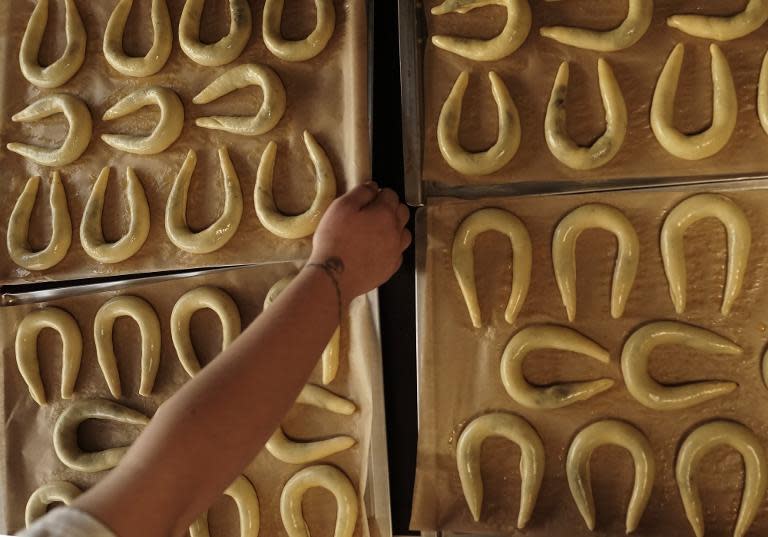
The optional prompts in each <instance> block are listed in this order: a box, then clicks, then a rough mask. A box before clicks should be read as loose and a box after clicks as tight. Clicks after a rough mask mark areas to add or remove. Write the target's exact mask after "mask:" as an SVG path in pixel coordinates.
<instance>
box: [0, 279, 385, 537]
mask: <svg viewBox="0 0 768 537" xmlns="http://www.w3.org/2000/svg"><path fill="white" fill-rule="evenodd" d="M296 270H297V268H296V266H295V265H293V264H273V265H265V266H260V267H253V268H241V269H233V270H228V271H224V272H219V273H215V274H210V275H205V276H196V277H192V278H188V279H179V280H175V281H171V282H165V283H155V284H150V285H142V284H141V283H137V284H136V285H135V286H132V287H130V288H129V289H126V290H124V291H121V292H119V293H115V292H104V293H95V294H90V295H83V296H78V297H73V298H68V299H62V300H56V301H52V302H49V303H48V304H47V305H51V306H57V307H61V308H63V309H65V310H67V311H68V312H70V313H71V314H72V315H74V316H75V318H76V319H77V322H78V324H79V325H80V328H81V331H82V334H83V341H84V351H83V360H82V365H81V369H80V375H79V377H78V381H77V385H76V392H75V399H84V398H94V397H101V398H107V399H111V395H110V393H109V390H108V388H107V385H106V381H105V380H104V377H103V376H102V373H101V370H100V368H99V366H98V362H97V360H96V351H95V347H94V341H93V319H94V316H95V315H96V311H97V310H98V308H99V307H100V306H101V305H102V304H103V303H104V302H106V301H107V300H108V299H109V298H111V297H112V296H115V295H117V294H126V295H127V294H131V295H136V296H140V297H142V298H144V299H146V300H147V301H149V302H150V303H151V304H152V306H153V307H154V308H155V311H156V312H157V314H158V316H159V318H160V322H161V326H162V332H163V339H162V357H161V362H160V370H159V372H158V376H157V380H156V383H155V388H154V391H153V394H152V396H151V397H147V398H145V397H141V396H139V395H138V394H137V390H138V382H139V369H140V368H139V356H140V345H141V341H140V335H139V331H138V328H137V327H136V325H135V323H133V322H132V321H131V320H130V319H127V318H119V319H118V320H117V322H116V324H115V331H114V334H113V340H114V342H115V349H116V352H117V355H118V364H119V366H118V367H119V371H120V378H121V382H122V386H123V398H122V399H121V400H120V401H119V402H120V403H121V404H125V405H126V406H129V407H131V408H134V409H136V410H139V411H141V412H144V413H145V414H147V415H149V416H151V415H153V414H154V413H155V411H156V410H157V408H158V406H159V405H160V404H161V403H162V402H163V401H165V400H166V399H167V398H168V397H170V396H171V395H172V394H173V393H174V392H175V391H176V390H177V389H178V388H179V387H180V386H181V385H182V384H183V383H184V382H186V381H187V380H188V379H189V377H188V376H187V374H186V372H184V370H183V369H182V367H181V363H180V362H179V361H178V358H177V356H176V352H175V350H174V347H173V342H172V340H171V335H170V327H169V323H170V315H171V310H172V308H173V305H174V303H175V302H176V300H177V299H178V297H180V296H181V295H182V294H183V293H185V292H186V291H188V290H189V289H192V288H195V287H198V286H200V285H213V286H216V287H219V288H221V289H223V290H224V291H226V292H227V293H229V294H230V295H231V296H232V298H233V299H234V300H235V302H236V303H237V305H238V309H239V310H240V315H241V318H242V321H243V327H245V326H247V324H248V323H250V322H251V321H252V320H253V319H254V318H255V317H256V316H257V315H258V314H259V313H260V312H261V306H262V304H263V301H264V297H265V296H266V293H267V291H268V289H269V288H270V287H271V285H272V284H273V283H274V282H275V281H277V280H278V279H280V278H281V277H283V276H285V275H287V274H291V273H293V272H295V271H296ZM43 305H44V304H36V305H27V306H16V307H11V308H0V349H2V358H3V362H2V363H3V367H2V374H3V394H4V395H3V399H2V405H3V414H2V416H3V423H5V432H4V434H3V435H2V437H1V438H2V440H1V441H0V445H2V446H3V449H4V450H5V458H4V460H3V466H2V472H3V474H4V475H3V479H2V483H3V494H2V499H3V503H2V516H3V517H4V521H2V522H3V523H2V529H0V532H6V531H8V530H10V531H17V530H19V529H21V528H23V526H24V507H25V505H26V502H27V498H28V497H29V495H30V494H31V493H32V492H33V491H34V490H35V489H37V488H38V487H39V486H40V485H42V484H43V483H48V482H50V481H53V480H57V479H64V480H68V481H72V482H73V483H74V484H76V485H77V486H79V487H81V488H83V489H87V488H89V487H90V486H92V485H93V484H94V483H96V482H97V481H98V480H99V479H101V478H102V477H104V475H106V473H105V472H100V473H97V474H84V473H80V472H75V471H72V470H70V469H68V468H67V467H66V466H64V465H63V464H62V463H61V462H60V461H59V460H58V458H57V457H56V454H55V452H54V450H53V443H52V437H51V435H52V429H53V425H54V423H55V420H56V418H57V416H58V415H59V414H60V413H61V411H62V410H63V409H64V408H66V406H67V404H68V403H67V402H66V401H63V400H62V399H61V397H60V395H59V393H58V390H59V386H60V378H61V373H60V370H61V362H60V359H59V356H60V352H61V342H60V340H59V338H58V336H57V335H56V334H55V332H53V331H52V330H45V331H43V332H42V333H41V335H40V338H39V340H38V349H39V355H40V357H41V370H42V376H43V382H44V385H45V389H46V394H47V395H48V398H49V405H48V406H45V407H38V406H37V405H36V404H35V403H34V402H33V401H32V399H31V398H30V396H29V392H28V391H27V388H26V385H25V384H24V381H23V379H22V378H21V375H20V373H19V371H18V368H17V366H16V359H15V353H14V339H15V335H16V327H17V326H18V323H19V322H20V321H21V319H22V318H23V316H24V315H25V314H26V313H27V312H29V311H31V310H34V309H37V308H39V307H42V306H43ZM192 340H193V343H194V345H195V348H196V349H197V353H198V356H199V357H200V359H201V363H203V364H206V363H208V362H209V361H210V360H211V359H212V358H213V357H214V356H215V354H216V353H217V352H218V349H219V348H220V345H221V325H220V323H219V321H218V318H217V317H216V315H215V314H214V313H213V312H211V311H210V310H203V311H201V312H199V313H196V314H195V316H194V317H193V320H192ZM341 341H342V344H341V345H342V346H341V365H340V369H339V374H338V376H337V378H336V379H335V380H334V381H333V382H332V383H331V384H330V385H328V386H327V388H328V389H330V390H331V391H333V392H334V393H337V394H339V395H341V396H342V397H346V398H348V399H350V400H352V401H354V403H355V404H356V405H357V407H358V411H357V412H356V413H355V414H354V415H353V416H337V415H335V414H332V413H329V412H324V411H320V410H318V409H315V408H312V407H307V406H305V405H297V406H296V407H294V408H293V409H292V410H291V412H290V413H289V415H288V416H287V418H286V420H285V421H284V429H285V431H286V433H287V434H288V435H290V436H293V437H295V438H305V439H317V438H326V437H329V436H334V435H337V434H349V435H351V436H353V437H354V438H356V439H357V440H358V443H357V445H356V446H354V447H353V448H352V449H350V450H347V451H344V452H342V453H339V454H336V455H334V456H332V457H329V458H328V459H325V460H323V462H327V463H329V464H333V465H336V466H338V467H339V468H341V469H342V470H343V471H344V472H345V473H346V474H347V475H348V476H349V477H350V479H351V480H352V482H353V483H354V484H355V487H356V489H357V490H358V492H359V494H360V496H361V498H362V496H363V493H364V491H365V489H366V478H367V474H368V470H367V464H368V453H369V442H370V434H371V404H372V403H371V401H372V390H373V389H375V388H374V387H373V384H372V379H371V376H370V371H371V361H372V360H374V359H376V356H378V354H377V351H376V348H377V347H376V345H377V339H376V335H375V331H374V328H373V321H372V318H371V313H370V308H369V305H368V303H367V301H366V299H365V298H361V299H357V300H356V301H354V302H353V303H352V305H351V307H350V311H349V315H348V316H347V317H346V319H345V321H344V322H343V324H342V339H341ZM320 377H321V375H320V368H319V367H318V368H316V370H315V372H313V374H312V377H311V379H310V382H314V383H316V384H320V382H321V381H320ZM138 431H139V429H138V428H134V427H132V426H131V427H128V426H122V427H121V426H119V425H115V424H111V423H110V422H103V421H95V420H91V421H89V422H86V423H85V424H84V425H83V427H82V428H81V432H80V440H81V445H82V446H83V447H84V448H86V449H103V448H105V447H110V446H114V445H127V444H128V443H130V442H131V441H132V439H133V438H134V437H135V435H136V434H137V433H138ZM302 467H303V466H301V465H292V464H285V463H282V462H280V461H278V460H277V459H275V458H274V457H272V456H271V455H270V454H269V453H268V452H266V451H263V452H262V453H261V454H259V455H258V456H257V457H256V458H255V459H254V461H253V462H252V463H251V464H250V465H249V466H248V468H247V469H246V471H245V474H246V476H247V477H248V478H249V479H250V480H251V482H252V483H253V485H254V486H255V488H256V491H257V493H258V496H259V502H260V505H261V509H260V512H261V531H262V532H263V534H264V535H285V530H284V529H283V525H282V522H281V520H280V509H279V505H280V504H279V502H280V493H281V491H282V488H283V485H284V484H285V482H286V481H287V480H288V479H289V478H290V477H291V476H292V475H293V474H294V473H295V472H297V471H298V470H300V469H301V468H302ZM303 505H304V512H305V514H306V518H307V521H308V524H309V525H310V528H312V532H313V534H315V533H316V534H320V535H322V534H330V533H331V532H332V531H333V527H334V523H335V517H336V507H335V501H334V499H333V496H332V495H331V494H330V493H328V492H324V491H322V490H312V491H309V492H308V493H307V495H306V497H305V501H304V504H303ZM360 505H361V507H360V508H361V511H360V513H361V515H360V519H359V520H360V521H365V520H367V518H366V512H365V505H364V503H362V502H361V504H360ZM210 527H211V534H212V535H219V536H221V537H226V536H235V535H239V529H238V517H237V515H236V509H235V506H234V502H232V501H231V500H229V499H228V498H224V497H222V498H221V499H220V500H218V501H217V502H216V503H215V504H214V506H213V507H212V508H211V510H210ZM355 535H356V536H357V537H367V536H368V525H367V524H364V523H362V522H358V525H357V529H356V530H355Z"/></svg>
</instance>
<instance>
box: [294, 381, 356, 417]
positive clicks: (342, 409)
mask: <svg viewBox="0 0 768 537" xmlns="http://www.w3.org/2000/svg"><path fill="white" fill-rule="evenodd" d="M296 403H298V404H301V405H311V406H314V407H317V408H322V409H323V410H327V411H329V412H333V413H334V414H341V415H342V416H351V415H352V414H354V413H355V411H356V410H357V407H356V406H355V403H353V402H352V401H350V400H348V399H344V398H343V397H339V396H338V395H336V394H334V393H333V392H332V391H330V390H327V389H325V388H323V387H322V386H316V385H315V384H307V385H305V386H304V388H302V390H301V392H300V393H299V397H297V398H296Z"/></svg>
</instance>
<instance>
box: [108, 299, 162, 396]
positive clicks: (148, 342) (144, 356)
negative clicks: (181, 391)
mask: <svg viewBox="0 0 768 537" xmlns="http://www.w3.org/2000/svg"><path fill="white" fill-rule="evenodd" d="M118 317H130V318H131V319H133V320H134V321H135V322H136V324H137V325H138V327H139V332H140V334H141V385H140V387H139V395H143V396H144V397H148V396H150V395H151V394H152V387H153V386H154V385H155V377H156V376H157V368H158V366H159V365H160V346H161V340H162V338H161V334H160V319H158V317H157V313H155V310H154V309H153V308H152V306H151V305H150V304H149V302H147V301H146V300H144V299H143V298H139V297H137V296H116V297H114V298H112V299H110V300H108V301H107V302H105V303H104V305H103V306H101V307H100V308H99V311H98V312H96V318H95V319H94V320H93V339H94V341H95V342H96V357H97V358H98V361H99V366H100V367H101V372H102V373H103V374H104V378H105V379H106V381H107V385H108V386H109V391H110V392H111V393H112V396H113V397H114V398H115V399H119V398H120V397H122V395H123V393H122V389H121V388H120V373H119V372H118V369H117V358H116V357H115V347H114V342H113V341H112V328H113V326H114V324H115V320H116V319H117V318H118Z"/></svg>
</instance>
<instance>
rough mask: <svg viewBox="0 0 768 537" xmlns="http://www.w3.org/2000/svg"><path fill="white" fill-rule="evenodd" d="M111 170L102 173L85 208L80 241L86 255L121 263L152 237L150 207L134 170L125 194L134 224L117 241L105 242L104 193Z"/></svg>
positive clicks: (127, 176)
mask: <svg viewBox="0 0 768 537" xmlns="http://www.w3.org/2000/svg"><path fill="white" fill-rule="evenodd" d="M109 171H110V170H109V167H106V168H104V169H103V170H101V173H100V174H99V178H98V179H96V183H94V185H93V189H92V190H91V195H90V196H89V197H88V203H86V205H85V211H84V212H83V220H82V222H81V223H80V242H81V243H82V245H83V250H85V253H86V254H88V255H89V256H91V257H92V258H93V259H95V260H96V261H99V262H101V263H120V262H121V261H125V260H126V259H128V258H129V257H131V256H133V255H134V254H135V253H136V252H138V251H139V250H140V249H141V247H142V246H143V245H144V242H145V241H146V240H147V237H148V236H149V204H148V203H147V195H146V194H145V193H144V187H143V186H141V181H139V178H138V177H136V174H135V173H134V171H133V168H131V167H130V166H129V167H128V168H127V170H126V183H127V184H126V188H125V190H124V191H123V192H124V195H125V196H126V201H127V203H128V210H129V212H130V215H131V221H130V224H129V226H128V231H127V232H126V234H125V235H123V237H122V238H121V239H120V240H118V241H117V242H112V243H108V242H107V241H106V240H105V239H104V232H103V230H102V225H101V217H102V213H103V212H104V194H105V193H106V190H107V183H108V182H109Z"/></svg>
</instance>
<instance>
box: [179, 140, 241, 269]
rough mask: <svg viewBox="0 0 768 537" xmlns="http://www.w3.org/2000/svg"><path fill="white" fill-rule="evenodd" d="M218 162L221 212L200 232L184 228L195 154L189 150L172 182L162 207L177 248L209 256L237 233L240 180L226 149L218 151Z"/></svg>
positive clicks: (239, 217)
mask: <svg viewBox="0 0 768 537" xmlns="http://www.w3.org/2000/svg"><path fill="white" fill-rule="evenodd" d="M219 162H220V163H221V172H222V174H223V176H224V209H223V210H222V211H221V215H220V216H219V218H218V219H216V221H215V222H214V223H213V224H211V225H210V226H208V227H207V228H205V229H204V230H202V231H198V232H193V231H192V230H191V229H189V226H188V225H187V194H188V193H189V183H190V181H191V180H192V173H193V172H194V171H195V167H196V166H197V154H196V153H195V152H194V150H192V149H190V150H189V153H187V158H186V159H185V160H184V164H183V165H182V166H181V169H180V170H179V174H178V175H177V176H176V179H175V180H174V181H173V188H172V189H171V194H170V195H169V196H168V204H167V205H166V206H165V232H166V233H167V234H168V238H169V239H171V242H172V243H173V244H175V245H176V247H178V248H180V249H181V250H184V251H185V252H189V253H191V254H208V253H211V252H215V251H216V250H218V249H219V248H222V247H223V246H224V245H225V244H227V243H228V242H229V240H230V239H231V238H232V237H233V236H234V235H235V233H236V232H237V228H238V227H239V226H240V219H241V218H242V216H243V192H242V191H241V190H240V179H239V178H238V177H237V172H236V171H235V167H234V166H233V165H232V161H231V160H230V158H229V152H228V151H227V148H226V147H220V148H219Z"/></svg>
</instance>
